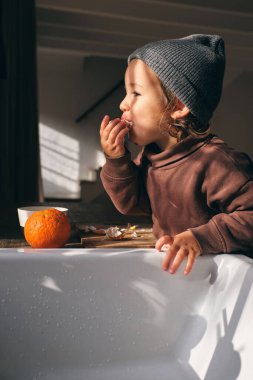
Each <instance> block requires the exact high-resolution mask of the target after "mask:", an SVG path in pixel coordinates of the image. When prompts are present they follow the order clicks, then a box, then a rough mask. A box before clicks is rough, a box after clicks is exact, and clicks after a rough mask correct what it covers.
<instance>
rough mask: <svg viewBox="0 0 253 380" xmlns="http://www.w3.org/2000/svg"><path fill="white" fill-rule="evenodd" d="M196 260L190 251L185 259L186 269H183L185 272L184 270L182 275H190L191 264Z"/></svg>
mask: <svg viewBox="0 0 253 380" xmlns="http://www.w3.org/2000/svg"><path fill="white" fill-rule="evenodd" d="M195 260H196V254H195V252H194V251H190V253H189V254H188V258H187V264H186V267H185V270H184V274H185V275H187V274H189V273H190V271H191V270H192V267H193V264H194V262H195Z"/></svg>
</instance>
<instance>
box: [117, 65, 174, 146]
mask: <svg viewBox="0 0 253 380" xmlns="http://www.w3.org/2000/svg"><path fill="white" fill-rule="evenodd" d="M125 85H126V96H125V98H124V99H123V101H122V102H121V104H120V109H121V111H122V112H123V114H122V119H126V120H128V121H131V122H132V124H133V126H132V127H131V129H130V132H129V137H130V140H131V141H132V142H134V143H135V144H138V145H141V146H144V145H147V144H150V143H152V142H155V143H157V144H158V145H159V146H160V142H162V143H163V144H164V142H165V141H164V140H166V139H168V140H169V137H167V136H164V135H163V134H162V133H161V131H160V128H159V124H160V123H161V118H162V116H163V115H164V110H165V107H166V97H165V95H164V93H163V91H162V88H161V86H160V82H159V80H158V78H157V76H156V74H155V73H154V72H153V71H152V70H151V69H150V68H149V67H148V66H147V65H146V64H145V63H144V62H143V61H141V60H139V59H134V60H132V61H131V62H130V64H129V65H128V68H127V70H126V74H125ZM164 116H165V115H164ZM165 119H166V117H165Z"/></svg>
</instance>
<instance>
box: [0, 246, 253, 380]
mask: <svg viewBox="0 0 253 380" xmlns="http://www.w3.org/2000/svg"><path fill="white" fill-rule="evenodd" d="M161 260H162V254H161V253H157V252H156V251H155V250H148V249H145V250H142V249H132V250H130V249H119V250H115V249H114V250H110V249H75V250H70V249H61V250H60V249H54V250H32V249H19V250H15V249H1V250H0V305H1V312H0V342H1V344H0V358H1V359H0V379H1V380H6V379H7V380H32V379H33V380H37V379H43V380H44V379H49V380H128V379H129V380H130V379H133V380H154V379H159V380H188V379H189V380H199V379H201V380H216V379H217V380H234V379H238V380H251V379H252V374H253V360H252V353H253V327H252V320H253V306H252V305H253V289H252V282H253V260H251V259H249V258H247V257H245V256H243V255H228V254H223V255H219V256H204V257H200V258H198V259H197V261H196V264H195V267H194V269H193V271H192V273H191V274H190V275H189V276H187V277H185V276H184V275H183V274H182V271H181V272H180V273H177V274H175V275H170V274H168V273H167V272H163V271H162V270H161V268H160V266H161Z"/></svg>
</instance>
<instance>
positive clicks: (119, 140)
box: [115, 128, 129, 145]
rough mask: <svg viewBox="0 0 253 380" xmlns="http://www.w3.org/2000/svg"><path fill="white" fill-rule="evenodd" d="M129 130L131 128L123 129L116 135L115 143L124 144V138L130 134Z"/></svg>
mask: <svg viewBox="0 0 253 380" xmlns="http://www.w3.org/2000/svg"><path fill="white" fill-rule="evenodd" d="M128 132H129V128H124V129H122V130H121V131H120V132H119V133H118V135H117V136H116V139H115V144H116V145H121V144H122V145H123V144H124V140H125V136H126V135H127V134H128Z"/></svg>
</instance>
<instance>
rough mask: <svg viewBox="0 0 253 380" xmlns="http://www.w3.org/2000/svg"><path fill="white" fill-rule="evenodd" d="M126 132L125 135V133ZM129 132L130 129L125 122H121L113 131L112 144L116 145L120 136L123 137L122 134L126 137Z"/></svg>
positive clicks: (111, 135) (110, 137) (111, 134)
mask: <svg viewBox="0 0 253 380" xmlns="http://www.w3.org/2000/svg"><path fill="white" fill-rule="evenodd" d="M123 132H124V133H123ZM128 132H129V128H128V127H127V126H126V123H125V122H123V121H122V122H119V123H118V124H116V125H115V127H114V128H113V129H112V130H111V132H110V135H109V139H110V142H111V143H112V144H114V143H116V140H117V139H118V136H119V135H120V136H122V134H123V135H124V136H125V135H126V134H127V133H128Z"/></svg>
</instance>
